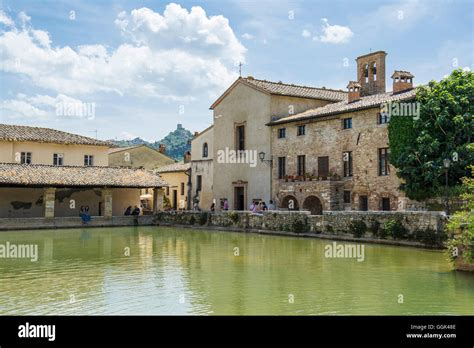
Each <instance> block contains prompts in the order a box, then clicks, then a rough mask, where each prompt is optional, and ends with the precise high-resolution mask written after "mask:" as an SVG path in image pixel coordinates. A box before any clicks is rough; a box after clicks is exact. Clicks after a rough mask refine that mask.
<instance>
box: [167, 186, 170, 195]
mask: <svg viewBox="0 0 474 348" xmlns="http://www.w3.org/2000/svg"><path fill="white" fill-rule="evenodd" d="M166 195H167V196H169V195H170V188H169V186H167V187H166Z"/></svg>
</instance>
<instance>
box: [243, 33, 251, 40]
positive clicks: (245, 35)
mask: <svg viewBox="0 0 474 348" xmlns="http://www.w3.org/2000/svg"><path fill="white" fill-rule="evenodd" d="M242 38H243V39H245V40H252V39H253V38H254V36H253V35H252V34H249V33H244V34H242Z"/></svg>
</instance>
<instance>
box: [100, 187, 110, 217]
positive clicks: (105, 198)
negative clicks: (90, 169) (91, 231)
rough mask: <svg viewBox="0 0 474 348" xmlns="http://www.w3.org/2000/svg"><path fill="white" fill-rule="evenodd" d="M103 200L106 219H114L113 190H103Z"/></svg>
mask: <svg viewBox="0 0 474 348" xmlns="http://www.w3.org/2000/svg"><path fill="white" fill-rule="evenodd" d="M102 200H103V201H104V217H105V218H106V219H111V218H112V190H111V189H108V188H103V189H102Z"/></svg>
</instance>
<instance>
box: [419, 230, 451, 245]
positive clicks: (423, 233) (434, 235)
mask: <svg viewBox="0 0 474 348" xmlns="http://www.w3.org/2000/svg"><path fill="white" fill-rule="evenodd" d="M413 238H414V239H415V240H416V241H417V242H420V243H423V244H426V245H431V246H442V245H443V243H444V241H445V240H446V234H445V233H443V232H436V231H435V230H433V229H431V228H427V229H426V230H416V231H415V232H414V233H413Z"/></svg>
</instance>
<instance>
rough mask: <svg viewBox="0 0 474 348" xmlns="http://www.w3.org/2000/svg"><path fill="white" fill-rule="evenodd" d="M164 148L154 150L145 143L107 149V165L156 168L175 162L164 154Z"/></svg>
mask: <svg viewBox="0 0 474 348" xmlns="http://www.w3.org/2000/svg"><path fill="white" fill-rule="evenodd" d="M164 151H165V148H164V147H163V145H162V147H161V151H160V150H156V149H154V148H152V147H150V146H147V145H137V146H130V147H119V148H113V149H109V152H108V155H109V166H113V167H129V168H145V169H148V170H153V169H156V168H158V167H160V166H164V165H167V164H173V163H175V160H174V159H172V158H170V157H168V156H166V154H165V153H163V152H164Z"/></svg>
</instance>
